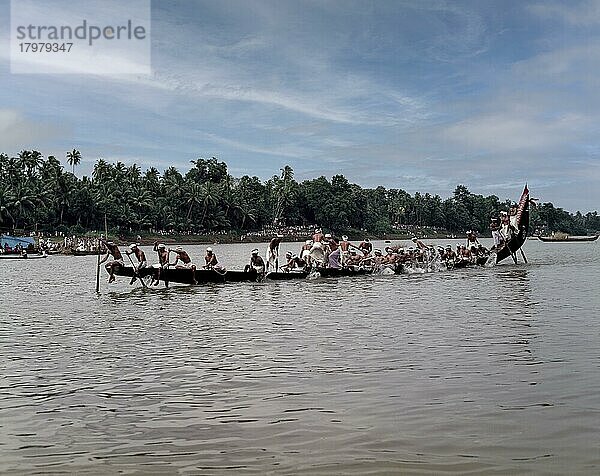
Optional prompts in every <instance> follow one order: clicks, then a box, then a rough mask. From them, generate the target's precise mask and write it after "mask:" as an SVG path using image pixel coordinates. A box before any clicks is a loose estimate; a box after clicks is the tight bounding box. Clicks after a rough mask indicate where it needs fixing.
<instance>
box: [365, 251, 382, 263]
mask: <svg viewBox="0 0 600 476" xmlns="http://www.w3.org/2000/svg"><path fill="white" fill-rule="evenodd" d="M362 263H363V264H367V265H371V266H376V267H377V266H381V265H382V264H383V254H382V253H381V250H380V249H379V248H376V249H375V250H374V251H373V256H369V257H366V258H364V259H363V260H362Z"/></svg>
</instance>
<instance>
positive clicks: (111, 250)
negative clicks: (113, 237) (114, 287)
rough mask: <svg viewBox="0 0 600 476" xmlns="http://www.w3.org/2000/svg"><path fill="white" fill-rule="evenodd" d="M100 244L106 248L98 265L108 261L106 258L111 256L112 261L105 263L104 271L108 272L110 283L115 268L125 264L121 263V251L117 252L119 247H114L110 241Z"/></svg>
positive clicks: (113, 278) (113, 276)
mask: <svg viewBox="0 0 600 476" xmlns="http://www.w3.org/2000/svg"><path fill="white" fill-rule="evenodd" d="M101 243H102V244H103V245H104V246H106V250H107V252H106V256H105V257H104V258H102V261H100V263H104V262H105V261H106V260H108V257H109V256H111V255H112V257H113V259H112V261H110V262H108V263H106V270H107V271H108V272H109V277H108V282H109V283H112V282H113V281H114V280H115V279H116V278H115V268H117V267H124V266H125V263H124V262H123V255H122V254H121V251H119V247H118V246H117V245H115V244H114V243H113V242H112V241H106V240H104V239H103V240H101Z"/></svg>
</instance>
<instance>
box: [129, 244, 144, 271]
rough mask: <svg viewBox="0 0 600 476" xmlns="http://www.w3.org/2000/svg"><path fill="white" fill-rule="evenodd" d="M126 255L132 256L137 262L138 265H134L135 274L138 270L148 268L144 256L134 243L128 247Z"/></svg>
mask: <svg viewBox="0 0 600 476" xmlns="http://www.w3.org/2000/svg"><path fill="white" fill-rule="evenodd" d="M125 253H127V255H130V254H133V255H135V257H136V258H137V260H138V264H137V265H135V270H136V272H137V271H139V270H140V269H143V268H145V267H146V266H148V261H146V254H145V253H144V252H143V251H142V250H141V249H140V248H139V247H138V245H137V244H136V243H132V244H130V245H129V251H126V252H125Z"/></svg>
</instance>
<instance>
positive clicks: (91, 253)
mask: <svg viewBox="0 0 600 476" xmlns="http://www.w3.org/2000/svg"><path fill="white" fill-rule="evenodd" d="M105 253H106V252H102V251H100V250H93V251H92V250H78V249H75V248H71V251H70V252H69V253H68V254H70V255H72V256H97V255H103V254H105Z"/></svg>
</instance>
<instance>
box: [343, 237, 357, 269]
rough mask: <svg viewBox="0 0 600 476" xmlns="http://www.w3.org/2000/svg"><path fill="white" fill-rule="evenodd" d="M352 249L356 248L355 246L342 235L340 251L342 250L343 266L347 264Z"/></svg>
mask: <svg viewBox="0 0 600 476" xmlns="http://www.w3.org/2000/svg"><path fill="white" fill-rule="evenodd" d="M350 248H355V246H354V245H353V244H352V243H350V241H348V237H347V236H346V235H342V241H340V250H342V256H341V260H342V266H344V265H345V264H346V261H347V259H348V257H349V256H350Z"/></svg>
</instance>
